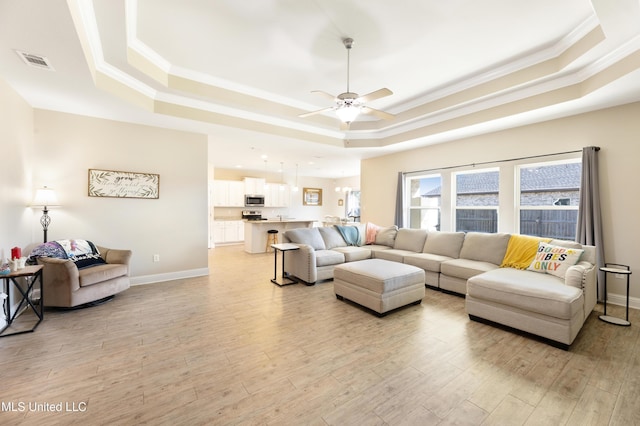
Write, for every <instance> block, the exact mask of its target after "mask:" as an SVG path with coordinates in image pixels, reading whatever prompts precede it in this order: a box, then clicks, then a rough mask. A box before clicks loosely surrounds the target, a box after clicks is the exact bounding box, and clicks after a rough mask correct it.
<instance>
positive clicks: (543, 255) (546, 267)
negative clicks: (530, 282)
mask: <svg viewBox="0 0 640 426" xmlns="http://www.w3.org/2000/svg"><path fill="white" fill-rule="evenodd" d="M583 251H584V250H582V249H575V248H566V247H561V246H556V245H552V244H547V243H544V242H540V243H539V244H538V253H536V257H535V258H534V259H533V260H532V261H531V265H529V268H527V269H528V270H529V271H534V272H542V273H545V274H551V275H555V276H556V277H559V278H563V279H564V275H565V273H566V272H567V269H569V267H571V266H573V265H575V264H576V263H578V260H579V259H580V256H582V253H583Z"/></svg>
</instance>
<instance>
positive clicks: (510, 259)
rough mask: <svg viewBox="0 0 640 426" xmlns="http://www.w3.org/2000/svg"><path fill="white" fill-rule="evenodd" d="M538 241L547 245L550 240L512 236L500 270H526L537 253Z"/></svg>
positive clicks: (528, 236)
mask: <svg viewBox="0 0 640 426" xmlns="http://www.w3.org/2000/svg"><path fill="white" fill-rule="evenodd" d="M540 241H544V242H545V243H548V242H549V241H551V239H550V238H540V237H532V236H530V235H512V236H511V238H509V244H508V245H507V252H506V253H505V255H504V259H502V264H501V265H500V267H501V268H515V269H527V268H528V267H529V265H530V264H531V261H532V260H533V258H534V257H536V253H538V244H539V243H540Z"/></svg>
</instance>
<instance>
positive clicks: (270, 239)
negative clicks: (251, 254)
mask: <svg viewBox="0 0 640 426" xmlns="http://www.w3.org/2000/svg"><path fill="white" fill-rule="evenodd" d="M271 244H278V230H277V229H269V230H268V231H267V246H266V247H265V251H266V252H269V251H271V250H272V249H271Z"/></svg>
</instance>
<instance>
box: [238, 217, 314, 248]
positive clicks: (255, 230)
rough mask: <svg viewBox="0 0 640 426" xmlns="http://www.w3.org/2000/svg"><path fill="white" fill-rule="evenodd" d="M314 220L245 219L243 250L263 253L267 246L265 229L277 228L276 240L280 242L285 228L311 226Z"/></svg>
mask: <svg viewBox="0 0 640 426" xmlns="http://www.w3.org/2000/svg"><path fill="white" fill-rule="evenodd" d="M314 222H315V220H297V219H282V220H280V219H268V220H247V221H245V223H244V251H246V252H247V253H264V252H266V246H267V231H268V230H269V229H277V230H278V241H279V242H282V234H283V233H284V231H286V230H287V229H295V228H311V227H312V226H313V223H314Z"/></svg>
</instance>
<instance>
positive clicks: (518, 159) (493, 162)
mask: <svg viewBox="0 0 640 426" xmlns="http://www.w3.org/2000/svg"><path fill="white" fill-rule="evenodd" d="M594 148H595V150H596V151H600V147H599V146H596V147H594ZM579 152H582V150H581V149H580V150H576V151H565V152H555V153H553V154H540V155H531V156H528V157H518V158H508V159H505V160H494V161H483V162H481V163H470V164H460V165H457V166H446V167H437V168H434V169H425V170H415V171H413V172H403V174H410V173H424V172H435V171H437V170H448V169H457V168H459V167H475V166H483V165H485V164H495V163H507V162H510V161H520V160H530V159H533V158H542V157H552V156H554V155H564V154H576V153H579Z"/></svg>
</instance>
